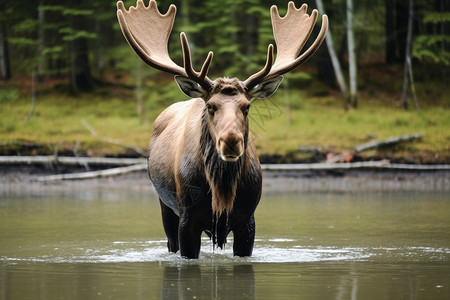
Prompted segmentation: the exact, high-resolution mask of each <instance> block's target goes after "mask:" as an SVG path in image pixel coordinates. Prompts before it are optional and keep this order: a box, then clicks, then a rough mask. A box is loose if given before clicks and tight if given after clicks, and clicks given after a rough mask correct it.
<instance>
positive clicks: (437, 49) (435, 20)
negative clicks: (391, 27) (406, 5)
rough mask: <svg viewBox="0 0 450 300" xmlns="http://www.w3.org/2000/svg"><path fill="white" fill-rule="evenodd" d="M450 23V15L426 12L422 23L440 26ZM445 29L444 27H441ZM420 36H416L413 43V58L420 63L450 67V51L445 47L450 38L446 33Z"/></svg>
mask: <svg viewBox="0 0 450 300" xmlns="http://www.w3.org/2000/svg"><path fill="white" fill-rule="evenodd" d="M447 22H450V13H446V12H432V11H431V12H425V14H424V17H423V20H422V23H423V24H425V25H434V26H440V25H443V24H442V23H447ZM441 28H443V27H441ZM436 31H438V30H437V29H435V30H434V32H433V33H427V34H420V35H418V36H416V38H415V39H414V43H413V50H412V56H413V57H415V58H417V59H418V60H420V61H431V62H433V63H436V64H443V65H446V66H450V51H448V50H447V49H446V48H445V47H443V45H445V44H449V43H450V36H448V35H445V34H444V33H435V32H436Z"/></svg>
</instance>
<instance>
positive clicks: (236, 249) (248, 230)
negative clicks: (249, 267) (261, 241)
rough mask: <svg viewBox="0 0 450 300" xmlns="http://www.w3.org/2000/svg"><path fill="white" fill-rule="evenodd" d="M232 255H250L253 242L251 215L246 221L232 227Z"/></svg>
mask: <svg viewBox="0 0 450 300" xmlns="http://www.w3.org/2000/svg"><path fill="white" fill-rule="evenodd" d="M233 235H234V240H233V255H234V256H251V255H252V252H253V244H254V242H255V217H254V215H252V216H251V217H250V218H249V219H248V221H247V222H246V223H245V222H244V223H243V224H240V225H238V226H236V227H235V228H234V229H233Z"/></svg>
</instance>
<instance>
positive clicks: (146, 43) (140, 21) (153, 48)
mask: <svg viewBox="0 0 450 300" xmlns="http://www.w3.org/2000/svg"><path fill="white" fill-rule="evenodd" d="M176 12H177V8H176V7H175V5H173V4H172V5H170V7H169V10H168V11H167V13H166V14H165V15H162V14H161V13H160V12H159V10H158V7H157V4H156V1H155V0H150V2H149V4H148V7H145V5H144V2H143V1H142V0H138V1H137V2H136V7H134V6H131V7H130V10H129V11H127V10H126V9H125V6H124V4H123V2H122V1H119V2H117V18H118V19H119V24H120V28H121V29H122V33H123V35H124V36H125V38H126V40H127V42H128V44H129V45H130V46H131V47H132V48H133V49H134V51H135V52H136V53H137V54H138V55H139V57H140V58H142V60H144V61H145V62H146V63H147V64H148V65H150V66H152V67H154V68H156V69H159V70H161V71H164V72H168V73H171V74H175V75H181V76H184V77H188V78H191V79H192V80H194V81H195V82H197V83H198V84H199V85H200V86H201V87H203V88H204V89H205V90H207V91H209V90H211V88H212V85H213V82H212V81H211V80H210V79H209V78H208V77H207V76H206V74H207V73H208V69H209V66H210V64H211V60H212V57H213V53H212V52H209V53H208V56H207V57H206V59H205V62H204V63H203V66H202V69H201V71H200V72H196V71H195V70H194V69H193V68H192V60H191V51H190V48H189V44H188V41H187V37H186V34H185V33H184V32H182V33H181V34H180V39H181V46H182V48H183V58H184V68H183V67H180V66H179V65H177V64H176V63H174V62H173V61H172V59H171V58H170V56H169V52H168V48H167V47H168V42H169V36H170V33H171V32H172V28H173V22H174V20H175V14H176Z"/></svg>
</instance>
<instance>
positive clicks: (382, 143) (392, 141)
mask: <svg viewBox="0 0 450 300" xmlns="http://www.w3.org/2000/svg"><path fill="white" fill-rule="evenodd" d="M422 137H423V133H415V134H408V135H401V136H396V137H390V138H388V139H385V140H383V141H378V142H377V141H373V142H369V143H365V144H362V145H360V146H358V147H356V148H355V151H356V152H362V151H365V150H369V149H374V148H380V147H386V146H392V145H395V144H398V143H402V142H408V141H412V140H415V139H420V138H422Z"/></svg>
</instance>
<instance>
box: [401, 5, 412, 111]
mask: <svg viewBox="0 0 450 300" xmlns="http://www.w3.org/2000/svg"><path fill="white" fill-rule="evenodd" d="M413 16H414V2H413V0H409V19H408V34H407V38H406V50H405V70H404V73H403V92H402V95H403V96H402V99H403V100H402V104H403V107H404V108H405V109H408V88H409V86H410V84H411V80H410V79H411V77H412V68H411V43H412V29H413V28H412V27H413ZM410 71H411V72H410Z"/></svg>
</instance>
